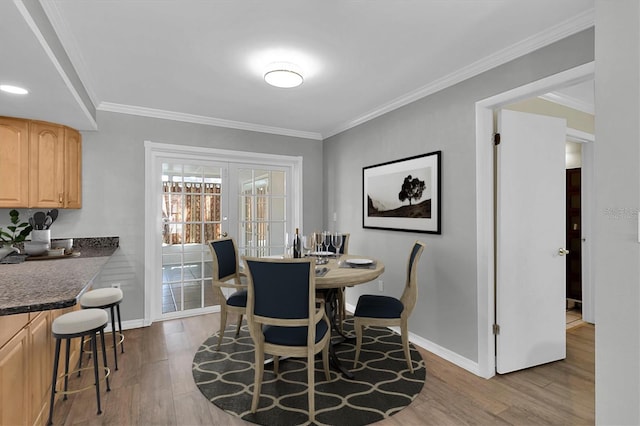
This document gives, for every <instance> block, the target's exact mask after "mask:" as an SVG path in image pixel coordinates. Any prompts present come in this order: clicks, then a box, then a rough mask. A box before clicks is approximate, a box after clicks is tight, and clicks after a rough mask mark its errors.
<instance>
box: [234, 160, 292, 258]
mask: <svg viewBox="0 0 640 426" xmlns="http://www.w3.org/2000/svg"><path fill="white" fill-rule="evenodd" d="M238 178H239V182H238V190H239V193H238V212H239V223H238V227H239V230H240V232H239V234H240V237H239V247H240V249H241V250H242V251H243V252H244V253H247V254H248V255H251V256H266V255H274V254H282V253H284V238H285V232H286V231H285V229H286V228H287V226H286V223H287V220H288V218H287V211H286V196H287V194H286V185H285V181H286V179H285V178H286V173H285V172H284V171H281V170H266V169H264V168H256V169H244V168H243V169H240V170H238ZM274 193H275V194H277V195H274Z"/></svg>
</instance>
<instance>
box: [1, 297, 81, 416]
mask: <svg viewBox="0 0 640 426" xmlns="http://www.w3.org/2000/svg"><path fill="white" fill-rule="evenodd" d="M77 309H80V306H79V305H76V306H72V307H69V308H65V309H58V310H53V311H43V312H33V313H29V314H17V315H7V316H0V425H26V424H29V425H44V424H46V422H47V420H48V418H49V401H50V398H51V376H52V375H53V356H54V349H55V339H54V338H53V335H52V334H51V324H53V320H54V319H55V318H57V317H58V316H60V315H62V314H64V313H67V312H71V311H72V310H77ZM62 349H63V350H62V351H61V352H60V359H61V360H64V357H65V351H64V345H63V347H62ZM79 355H80V340H79V339H73V341H72V343H71V354H70V366H72V367H71V368H73V366H75V365H76V364H77V362H78V356H79ZM63 372H64V361H62V362H60V365H59V366H58V374H59V375H60V374H62V373H63Z"/></svg>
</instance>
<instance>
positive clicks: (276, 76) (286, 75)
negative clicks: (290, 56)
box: [264, 62, 304, 89]
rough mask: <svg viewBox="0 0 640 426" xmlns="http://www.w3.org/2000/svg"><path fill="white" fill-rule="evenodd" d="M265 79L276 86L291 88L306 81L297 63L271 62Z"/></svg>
mask: <svg viewBox="0 0 640 426" xmlns="http://www.w3.org/2000/svg"><path fill="white" fill-rule="evenodd" d="M264 81H266V82H267V83H269V84H270V85H272V86H275V87H282V88H285V89H290V88H292V87H298V86H300V85H301V84H302V82H303V81H304V78H303V77H302V71H301V70H300V67H298V66H297V65H296V64H292V63H289V62H274V63H272V64H269V65H268V67H267V71H266V72H265V73H264Z"/></svg>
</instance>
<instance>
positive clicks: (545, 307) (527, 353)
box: [496, 110, 566, 374]
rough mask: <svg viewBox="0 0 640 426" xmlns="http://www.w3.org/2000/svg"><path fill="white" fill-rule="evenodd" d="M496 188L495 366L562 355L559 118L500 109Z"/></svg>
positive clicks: (505, 368)
mask: <svg viewBox="0 0 640 426" xmlns="http://www.w3.org/2000/svg"><path fill="white" fill-rule="evenodd" d="M498 122H499V132H500V136H501V142H500V144H499V145H498V147H497V162H496V172H497V176H496V177H497V188H496V202H497V205H496V215H497V217H496V220H497V223H496V323H497V324H498V326H499V332H498V334H497V336H496V371H497V372H498V373H501V374H502V373H508V372H511V371H516V370H520V369H523V368H528V367H532V366H535V365H540V364H544V363H547V362H551V361H557V360H559V359H564V358H565V357H566V344H565V339H566V319H565V303H566V301H565V292H566V288H565V285H566V284H565V282H566V281H565V280H566V274H565V269H566V261H565V257H564V255H563V253H562V250H564V246H565V209H566V207H565V206H566V205H565V202H566V201H565V140H566V121H565V120H564V119H558V118H552V117H546V116H539V115H534V114H525V113H520V112H514V111H507V110H503V111H501V112H500V116H499V118H498Z"/></svg>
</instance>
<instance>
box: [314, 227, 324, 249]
mask: <svg viewBox="0 0 640 426" xmlns="http://www.w3.org/2000/svg"><path fill="white" fill-rule="evenodd" d="M313 245H314V247H315V249H316V252H321V251H322V232H314V233H313Z"/></svg>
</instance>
